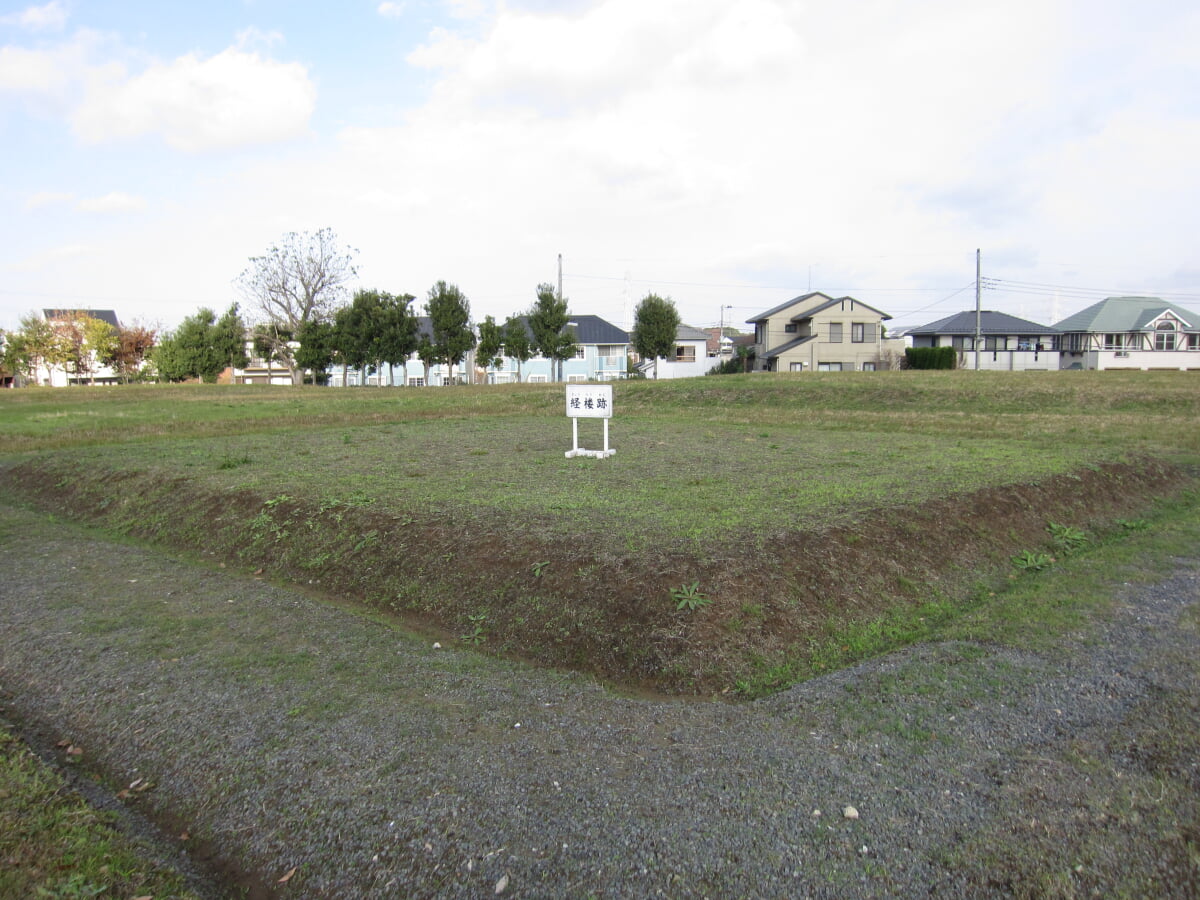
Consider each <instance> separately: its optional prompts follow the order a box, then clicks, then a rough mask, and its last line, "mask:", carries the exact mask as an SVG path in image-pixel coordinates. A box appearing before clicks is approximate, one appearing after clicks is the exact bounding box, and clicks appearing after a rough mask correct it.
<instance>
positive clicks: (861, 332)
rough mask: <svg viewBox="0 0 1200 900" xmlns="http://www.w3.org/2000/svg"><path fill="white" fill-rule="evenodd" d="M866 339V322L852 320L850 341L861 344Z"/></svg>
mask: <svg viewBox="0 0 1200 900" xmlns="http://www.w3.org/2000/svg"><path fill="white" fill-rule="evenodd" d="M866 339H867V323H866V322H852V323H851V324H850V343H852V344H861V343H864V342H865V341H866Z"/></svg>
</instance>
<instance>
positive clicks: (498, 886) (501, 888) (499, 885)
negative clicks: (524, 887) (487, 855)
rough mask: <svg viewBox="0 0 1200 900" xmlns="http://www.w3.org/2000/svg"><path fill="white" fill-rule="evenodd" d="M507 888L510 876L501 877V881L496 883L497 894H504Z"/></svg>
mask: <svg viewBox="0 0 1200 900" xmlns="http://www.w3.org/2000/svg"><path fill="white" fill-rule="evenodd" d="M507 887H508V876H507V875H501V876H500V880H499V881H497V882H496V893H497V894H503V893H504V890H505V888H507Z"/></svg>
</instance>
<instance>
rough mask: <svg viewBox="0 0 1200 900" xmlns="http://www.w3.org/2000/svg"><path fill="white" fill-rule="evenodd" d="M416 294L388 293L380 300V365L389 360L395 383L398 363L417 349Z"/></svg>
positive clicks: (377, 349)
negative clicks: (395, 368)
mask: <svg viewBox="0 0 1200 900" xmlns="http://www.w3.org/2000/svg"><path fill="white" fill-rule="evenodd" d="M415 299H416V298H415V297H414V296H413V295H412V294H385V295H383V300H382V302H381V304H380V310H379V322H378V333H377V334H376V338H375V344H374V347H375V351H374V352H375V355H376V357H377V358H378V363H377V365H379V366H382V365H383V364H384V363H387V366H388V383H389V384H394V383H395V381H394V379H395V373H394V367H395V366H399V365H403V364H404V363H405V362H407V361H408V358H409V357H410V356H412V354H413V352H414V351H415V350H416V349H417V344H418V340H417V328H418V326H419V325H420V322H419V321H418V320H417V317H416V315H414V314H413V311H412V307H411V304H412V302H413V300H415Z"/></svg>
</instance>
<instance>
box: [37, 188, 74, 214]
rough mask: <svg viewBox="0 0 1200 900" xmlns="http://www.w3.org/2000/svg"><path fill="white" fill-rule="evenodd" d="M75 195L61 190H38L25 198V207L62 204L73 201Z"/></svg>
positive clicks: (40, 207)
mask: <svg viewBox="0 0 1200 900" xmlns="http://www.w3.org/2000/svg"><path fill="white" fill-rule="evenodd" d="M74 201H75V195H74V194H71V193H66V192H63V191H39V192H37V193H36V194H30V195H29V196H28V197H27V198H25V209H27V210H34V209H42V208H44V207H53V206H62V205H64V204H68V203H73V202H74Z"/></svg>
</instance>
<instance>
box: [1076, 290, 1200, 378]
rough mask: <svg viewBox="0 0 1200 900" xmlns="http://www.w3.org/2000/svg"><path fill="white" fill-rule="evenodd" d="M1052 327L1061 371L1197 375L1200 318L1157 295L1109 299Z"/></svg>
mask: <svg viewBox="0 0 1200 900" xmlns="http://www.w3.org/2000/svg"><path fill="white" fill-rule="evenodd" d="M1054 327H1055V328H1056V329H1057V330H1058V331H1059V332H1060V333H1061V339H1060V344H1059V347H1060V349H1061V351H1062V353H1061V355H1060V357H1059V365H1060V366H1061V367H1062V368H1064V369H1109V370H1111V369H1171V370H1181V369H1186V370H1191V371H1200V315H1198V314H1196V313H1194V312H1191V311H1190V310H1186V309H1184V308H1183V307H1181V306H1177V305H1176V304H1174V303H1169V302H1167V301H1166V300H1161V299H1159V298H1158V297H1108V298H1107V299H1105V300H1101V301H1100V302H1099V303H1096V304H1093V305H1092V306H1089V307H1088V308H1087V309H1084V310H1081V311H1079V312H1077V313H1075V315H1073V316H1068V317H1067V318H1065V319H1063V320H1062V321H1061V322H1058V323H1056V324H1055V326H1054Z"/></svg>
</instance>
